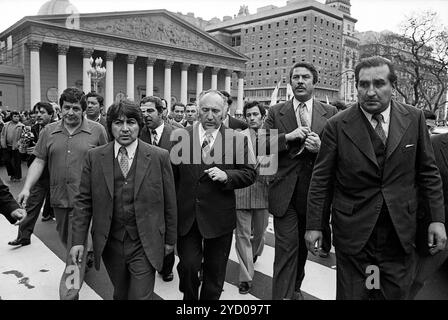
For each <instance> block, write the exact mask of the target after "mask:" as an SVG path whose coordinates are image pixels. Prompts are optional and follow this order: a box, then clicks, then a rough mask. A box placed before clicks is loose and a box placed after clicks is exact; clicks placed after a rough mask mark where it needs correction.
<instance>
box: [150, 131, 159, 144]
mask: <svg viewBox="0 0 448 320" xmlns="http://www.w3.org/2000/svg"><path fill="white" fill-rule="evenodd" d="M151 135H152V144H153V145H155V146H157V144H158V142H159V141H157V140H158V137H157V131H156V130H155V129H152V130H151Z"/></svg>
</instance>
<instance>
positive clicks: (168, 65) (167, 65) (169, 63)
mask: <svg viewBox="0 0 448 320" xmlns="http://www.w3.org/2000/svg"><path fill="white" fill-rule="evenodd" d="M173 64H174V61H172V60H165V69H171V68H172V67H173Z"/></svg>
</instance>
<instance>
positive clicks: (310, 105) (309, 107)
mask: <svg viewBox="0 0 448 320" xmlns="http://www.w3.org/2000/svg"><path fill="white" fill-rule="evenodd" d="M292 103H293V106H294V111H297V108H298V107H299V105H300V104H301V102H300V101H299V100H297V99H296V97H294V98H293V99H292ZM305 106H306V111H308V112H309V111H311V110H312V109H313V98H310V99H309V100H308V101H305Z"/></svg>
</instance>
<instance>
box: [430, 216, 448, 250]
mask: <svg viewBox="0 0 448 320" xmlns="http://www.w3.org/2000/svg"><path fill="white" fill-rule="evenodd" d="M428 247H429V253H431V254H432V255H435V254H436V253H437V252H439V251H442V250H445V247H446V231H445V226H444V224H443V223H441V222H432V223H431V224H430V225H429V227H428Z"/></svg>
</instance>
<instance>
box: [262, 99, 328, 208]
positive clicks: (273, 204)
mask: <svg viewBox="0 0 448 320" xmlns="http://www.w3.org/2000/svg"><path fill="white" fill-rule="evenodd" d="M336 113H337V109H336V108H335V107H333V106H330V105H327V104H323V103H321V102H319V101H317V100H314V101H313V110H312V118H311V130H312V131H313V132H315V133H317V134H318V135H319V136H321V135H322V131H323V128H324V126H325V124H326V123H327V120H328V119H329V118H331V117H332V116H333V115H335V114H336ZM263 128H264V129H278V137H277V141H278V171H277V174H276V175H275V177H274V178H273V180H272V181H271V182H270V184H269V212H270V213H272V214H273V215H274V216H277V217H282V216H283V215H284V214H285V213H286V210H287V209H288V206H289V203H290V201H291V198H292V196H293V193H294V191H295V189H296V185H297V186H298V188H299V189H298V190H297V196H298V199H297V203H298V204H299V207H300V208H298V210H299V212H300V213H302V214H305V212H306V208H307V194H308V187H309V182H310V180H311V174H312V172H313V167H314V162H315V160H316V157H317V153H311V152H308V151H307V150H304V151H303V152H302V153H300V154H299V155H297V153H298V152H299V150H300V145H301V143H303V142H300V141H292V142H289V143H286V139H285V134H287V133H290V132H292V131H294V130H295V129H297V128H298V124H297V119H296V114H295V112H294V106H293V100H289V101H287V102H284V103H279V104H277V105H274V106H272V107H271V109H270V110H269V115H268V118H267V119H266V121H265V124H264V127H263ZM297 181H299V184H297Z"/></svg>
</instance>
